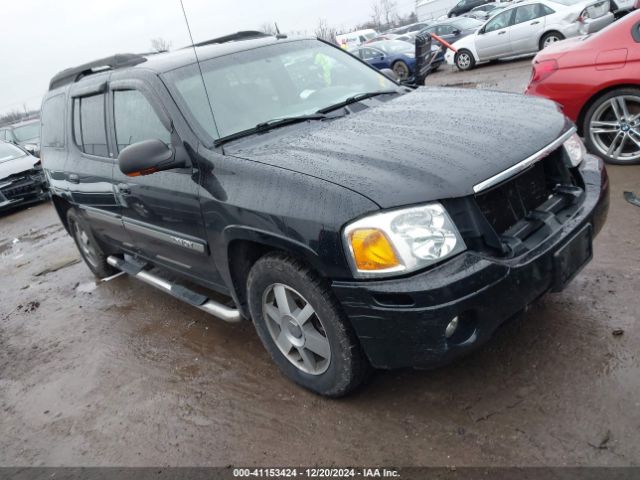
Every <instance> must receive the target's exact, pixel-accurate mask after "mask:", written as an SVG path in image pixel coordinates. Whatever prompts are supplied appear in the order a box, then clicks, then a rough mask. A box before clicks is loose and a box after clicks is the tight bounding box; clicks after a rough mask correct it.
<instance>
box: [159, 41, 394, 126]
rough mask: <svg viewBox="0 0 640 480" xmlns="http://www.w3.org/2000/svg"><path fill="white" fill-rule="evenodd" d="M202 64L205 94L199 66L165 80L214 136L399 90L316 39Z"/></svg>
mask: <svg viewBox="0 0 640 480" xmlns="http://www.w3.org/2000/svg"><path fill="white" fill-rule="evenodd" d="M200 63H201V67H202V73H203V76H204V82H205V84H206V87H207V89H206V93H205V90H204V89H203V86H202V78H201V77H200V72H199V70H198V66H197V65H195V64H192V65H189V66H186V67H182V68H179V69H177V70H174V71H171V72H168V73H167V74H165V76H164V78H165V79H166V81H167V84H168V85H169V87H170V89H171V90H172V91H173V92H174V93H175V94H176V97H177V98H178V103H180V106H181V108H183V109H185V110H188V111H189V112H190V113H191V114H192V115H193V117H194V118H195V120H197V122H198V123H199V124H200V125H201V126H202V127H203V128H204V129H205V130H206V131H207V132H208V133H209V135H211V136H212V137H213V138H222V137H227V136H229V135H233V134H234V133H238V132H241V131H244V130H247V129H250V128H253V127H255V126H256V125H258V124H260V123H262V122H268V121H271V120H273V119H278V118H285V117H292V116H300V115H309V114H312V113H315V112H317V111H318V110H321V109H323V108H327V107H329V106H331V105H335V104H337V103H340V102H343V101H345V100H346V99H348V98H350V97H352V96H354V95H358V94H361V93H367V92H376V91H380V90H388V89H392V88H398V86H397V85H396V84H395V83H393V82H392V81H390V80H388V79H387V78H386V77H385V76H383V75H382V74H380V73H377V72H376V71H375V70H373V69H372V68H370V67H368V66H367V65H365V64H363V63H362V62H360V61H358V60H356V59H355V58H353V57H352V56H351V55H349V54H347V53H346V52H344V51H342V50H340V49H338V48H334V47H331V46H329V45H326V44H324V43H322V42H319V41H316V40H301V41H294V42H283V43H280V44H276V45H270V46H267V47H261V48H256V49H252V50H247V51H244V52H240V53H236V54H233V55H227V56H223V57H219V58H214V59H211V60H206V61H202V62H200ZM207 94H208V99H209V101H210V104H211V109H210V108H209V102H208V101H207ZM211 110H213V114H214V116H215V126H214V123H213V121H212V118H211ZM216 127H217V132H216Z"/></svg>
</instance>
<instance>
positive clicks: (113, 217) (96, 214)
mask: <svg viewBox="0 0 640 480" xmlns="http://www.w3.org/2000/svg"><path fill="white" fill-rule="evenodd" d="M80 208H81V209H82V210H84V212H85V213H86V214H87V216H88V217H89V218H92V219H94V220H102V221H103V222H107V223H110V224H112V225H118V226H120V227H122V217H121V216H120V215H118V214H117V213H112V212H106V211H104V210H100V209H98V208H93V207H87V206H81V207H80Z"/></svg>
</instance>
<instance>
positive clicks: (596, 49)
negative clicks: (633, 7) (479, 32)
mask: <svg viewBox="0 0 640 480" xmlns="http://www.w3.org/2000/svg"><path fill="white" fill-rule="evenodd" d="M525 93H526V94H527V95H539V96H542V97H547V98H550V99H551V100H555V101H556V102H558V103H559V104H560V105H562V106H563V108H564V113H565V114H566V115H567V116H568V117H569V118H571V119H572V120H573V121H574V122H576V124H577V125H578V129H579V132H580V134H581V135H582V136H583V137H584V138H585V143H586V145H587V148H588V149H589V150H590V151H591V152H593V153H595V154H597V155H599V156H601V157H602V158H603V159H604V160H606V161H607V162H610V163H617V164H631V163H640V11H635V12H633V13H630V14H629V15H627V16H626V17H623V18H622V19H621V20H618V21H617V22H615V23H613V24H611V25H609V26H608V27H607V28H605V29H604V30H601V31H600V32H598V33H596V34H593V35H587V36H585V37H578V38H573V39H570V40H565V41H562V42H558V43H556V44H553V45H551V46H549V47H547V48H545V49H544V50H542V51H541V52H540V53H538V55H537V56H536V57H535V58H534V60H533V72H532V75H531V80H530V83H529V86H528V87H527V89H526V91H525Z"/></svg>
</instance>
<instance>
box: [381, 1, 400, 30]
mask: <svg viewBox="0 0 640 480" xmlns="http://www.w3.org/2000/svg"><path fill="white" fill-rule="evenodd" d="M397 6H398V4H397V3H396V2H394V1H393V0H380V10H381V12H382V16H383V18H384V21H385V27H386V28H391V27H393V24H394V23H395V22H396V20H397V19H398V18H399V17H398V11H397Z"/></svg>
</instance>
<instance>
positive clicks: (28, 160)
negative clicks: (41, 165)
mask: <svg viewBox="0 0 640 480" xmlns="http://www.w3.org/2000/svg"><path fill="white" fill-rule="evenodd" d="M38 162H39V160H38V159H37V158H35V157H32V156H31V155H25V156H24V157H18V158H14V159H13V160H7V161H4V162H0V182H2V181H3V180H4V179H5V178H7V177H10V176H11V175H15V174H16V173H22V172H26V171H27V170H31V169H32V168H33V167H34V166H35V164H36V163H38Z"/></svg>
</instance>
